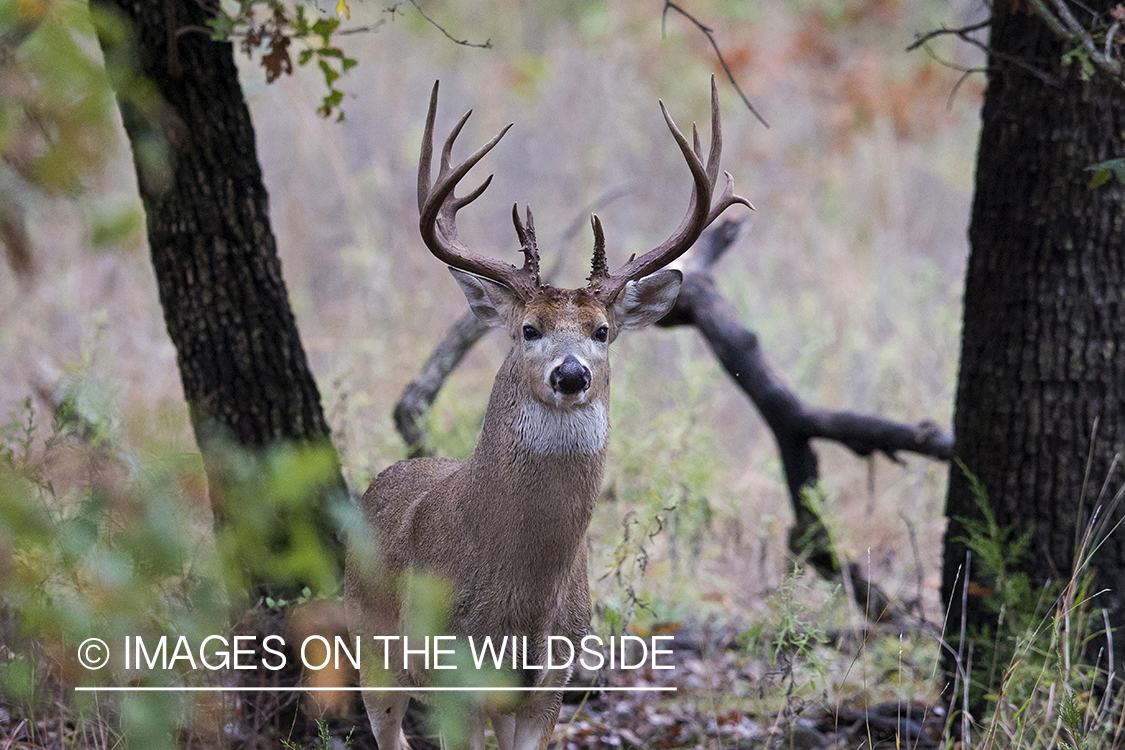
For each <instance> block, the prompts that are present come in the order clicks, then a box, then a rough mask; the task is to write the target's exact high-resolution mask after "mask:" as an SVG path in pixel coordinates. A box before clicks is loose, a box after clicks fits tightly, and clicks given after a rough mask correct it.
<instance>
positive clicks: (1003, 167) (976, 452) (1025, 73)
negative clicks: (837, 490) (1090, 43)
mask: <svg viewBox="0 0 1125 750" xmlns="http://www.w3.org/2000/svg"><path fill="white" fill-rule="evenodd" d="M1116 2H1117V0H1093V1H1092V2H1091V3H1090V6H1092V7H1093V9H1094V10H1095V11H1101V12H1103V13H1104V12H1106V11H1108V9H1109V8H1110V7H1111V6H1113V5H1114V4H1115V3H1116ZM1084 7H1085V6H1084ZM992 10H993V14H994V17H993V23H992V38H991V46H992V52H991V55H990V60H989V66H990V67H989V71H990V72H989V80H988V89H987V92H986V94H985V100H984V109H983V112H982V120H983V128H982V131H981V136H980V150H979V154H978V160H977V174H976V193H975V197H974V201H973V211H972V223H971V226H970V229H969V240H970V245H971V250H970V254H969V262H968V273H967V278H966V282H965V312H964V316H965V317H964V334H963V341H962V349H961V372H960V380H959V383H958V389H957V401H956V410H955V418H954V434H955V435H956V440H957V445H956V454H957V456H958V457H959V458H960V460H961V461H962V462H963V464H964V469H965V470H962V468H960V467H959V466H957V465H953V466H952V468H951V471H950V482H949V495H948V503H947V509H946V515H947V516H948V518H949V526H948V530H947V532H946V537H945V559H944V576H943V578H944V580H943V598H944V600H945V601H946V603H947V605H948V607H949V618H948V627H947V640H950V641H951V642H952V643H953V645H954V647H956V644H957V633H958V630H959V628H960V624H961V622H962V616H963V615H964V618H965V622H966V624H967V632H968V633H969V634H970V635H972V633H974V632H977V633H982V634H983V633H986V632H987V631H988V630H989V629H994V628H995V627H996V624H997V615H998V611H999V605H1000V604H1002V603H1005V604H1007V605H1008V606H1009V610H1008V612H1007V613H1006V617H1007V618H1008V621H1009V622H1011V619H1012V618H1013V617H1015V616H1017V615H1018V614H1019V613H1018V612H1016V611H1015V608H1014V607H1013V605H1016V604H1019V602H1018V601H1016V600H1017V599H1019V590H1018V586H1016V587H1015V588H1011V586H1012V584H1013V582H1016V583H1018V582H1019V578H1020V577H1021V574H1026V576H1027V578H1026V582H1027V583H1028V584H1030V587H1031V591H1030V592H1025V594H1024V598H1025V599H1030V598H1031V597H1032V596H1034V595H1035V594H1037V593H1038V592H1039V591H1041V590H1043V587H1044V586H1045V585H1046V584H1048V583H1050V585H1049V586H1048V587H1047V590H1048V591H1058V590H1059V587H1061V586H1064V585H1065V584H1066V582H1067V581H1068V580H1069V579H1070V578H1071V574H1072V571H1073V566H1074V562H1075V557H1076V550H1077V549H1078V547H1079V544H1078V540H1079V538H1080V535H1081V534H1082V533H1083V531H1084V530H1085V529H1086V528H1087V526H1088V525H1089V523H1090V520H1091V517H1092V516H1094V511H1095V507H1096V506H1097V504H1098V503H1099V500H1104V501H1106V504H1107V506H1108V505H1109V501H1110V500H1111V499H1112V498H1113V496H1114V494H1115V492H1116V491H1117V489H1118V488H1119V487H1121V484H1122V470H1121V466H1120V464H1118V465H1117V466H1116V467H1114V466H1113V463H1112V462H1113V458H1114V455H1115V454H1118V453H1121V452H1122V451H1123V450H1125V186H1123V185H1122V184H1120V183H1119V182H1116V181H1114V182H1110V183H1109V184H1106V185H1104V186H1101V187H1098V188H1091V187H1090V180H1091V177H1092V172H1090V171H1087V169H1086V168H1087V167H1089V166H1090V165H1091V164H1094V163H1097V162H1100V161H1104V160H1107V159H1110V158H1114V157H1118V156H1122V155H1125V96H1122V94H1121V91H1120V90H1119V89H1118V88H1116V87H1115V86H1114V84H1112V83H1111V82H1108V81H1106V80H1104V79H1100V78H1098V77H1096V76H1095V77H1094V78H1092V79H1091V80H1088V81H1083V80H1081V78H1080V76H1079V73H1080V71H1079V70H1078V68H1079V64H1078V62H1077V61H1076V62H1074V64H1072V65H1070V66H1069V67H1067V66H1064V65H1063V64H1062V56H1063V55H1064V54H1065V53H1066V52H1067V51H1068V50H1069V47H1068V46H1066V45H1064V44H1063V43H1062V42H1060V41H1059V40H1058V39H1057V38H1056V37H1054V36H1053V35H1052V33H1051V32H1050V31H1049V30H1048V28H1047V27H1046V26H1045V25H1044V24H1043V23H1042V22H1041V21H1040V20H1039V19H1038V18H1036V17H1034V16H1032V15H1030V14H1029V13H1027V12H1025V11H1024V10H1021V9H1019V6H1018V4H1011V3H995V4H993V6H992ZM966 471H967V472H968V473H969V474H971V475H972V476H973V477H975V478H976V479H977V480H979V482H980V486H981V487H982V488H983V490H984V491H985V493H986V496H987V500H986V503H985V504H986V506H987V508H989V509H990V510H991V513H992V514H994V516H995V521H996V525H997V527H998V528H999V529H1011V530H1012V531H1011V532H1010V533H1009V535H1008V537H1007V540H1006V541H1007V543H1006V544H1005V545H1001V546H1006V547H1007V549H1008V553H1007V558H1008V559H1006V560H1005V561H1004V565H1003V566H1001V567H1002V568H1003V570H995V569H993V568H995V567H996V566H995V565H992V564H989V561H988V560H986V558H987V557H989V554H988V550H987V549H986V548H985V547H986V546H987V545H985V546H984V547H982V546H981V545H979V544H976V545H973V544H967V543H966V539H968V538H971V537H973V536H974V535H973V533H972V527H973V519H976V520H978V521H979V520H980V519H983V518H984V517H985V516H984V513H983V512H982V511H981V509H980V508H979V507H978V504H977V502H976V500H975V499H974V491H973V484H972V481H971V479H970V478H969V476H968V475H967V474H966ZM1108 511H1109V512H1108V516H1109V517H1108V518H1105V517H1106V516H1107V507H1105V506H1103V508H1102V511H1101V512H1100V513H1099V514H1098V516H1099V517H1101V518H1102V519H1104V520H1108V521H1109V525H1108V526H1103V527H1102V528H1103V530H1104V529H1107V528H1112V524H1113V523H1114V522H1117V521H1120V519H1121V517H1122V509H1121V507H1120V505H1118V506H1117V507H1116V508H1112V507H1110V508H1108ZM966 521H967V522H966ZM1024 535H1027V541H1026V544H1027V548H1026V551H1025V552H1024V553H1023V554H1022V555H1020V554H1014V553H1015V552H1018V548H1019V546H1020V545H1019V543H1018V541H1019V540H1020V539H1021V537H1023V536H1024ZM976 536H977V539H978V542H979V541H980V538H981V537H980V534H979V533H978V534H977V535H976ZM974 546H975V547H976V550H975V554H973V555H971V556H969V557H967V555H966V552H967V550H968V549H969V548H970V547H974ZM1004 556H1005V555H1001V557H1004ZM970 557H971V560H970V561H969V564H968V568H967V573H968V575H967V579H968V581H969V582H970V584H969V586H968V587H967V590H966V587H964V585H963V583H964V581H965V580H966V568H965V566H966V562H967V560H969V558H970ZM1088 572H1089V573H1092V574H1093V576H1094V585H1093V588H1092V590H1091V591H1090V593H1093V592H1095V591H1100V590H1102V589H1108V591H1107V592H1106V593H1103V594H1101V595H1099V596H1098V597H1097V598H1095V599H1094V600H1093V602H1092V604H1091V606H1092V608H1093V609H1094V611H1095V612H1099V613H1100V610H1102V609H1105V610H1106V611H1107V614H1108V615H1109V619H1110V621H1111V622H1112V623H1114V625H1115V627H1117V628H1118V629H1120V628H1121V626H1122V625H1123V624H1125V586H1123V583H1122V582H1123V581H1125V533H1122V530H1121V529H1120V528H1119V529H1117V530H1116V531H1114V532H1113V533H1112V534H1110V536H1109V538H1108V539H1106V541H1105V543H1104V545H1103V546H1102V547H1101V548H1100V549H1099V550H1098V551H1097V554H1096V555H1095V556H1094V557H1093V564H1092V568H1091V569H1090V570H1089V571H1088ZM1005 586H1009V588H1005ZM1052 586H1053V587H1054V588H1052ZM963 601H964V603H965V605H966V606H964V607H963V606H962V602H963ZM1046 604H1047V605H1048V609H1047V610H1041V611H1040V613H1039V616H1040V617H1041V616H1042V615H1043V614H1044V612H1049V611H1050V610H1049V605H1050V604H1051V601H1047V602H1046ZM963 610H964V611H963ZM1031 614H1032V613H1031V612H1028V613H1027V617H1028V618H1030V617H1031ZM1098 620H1099V621H1101V620H1102V618H1101V616H1099V617H1098ZM1103 635H1104V633H1103ZM1116 641H1117V643H1118V644H1120V643H1122V642H1125V636H1123V635H1122V634H1121V633H1120V632H1119V633H1118V637H1117V638H1116ZM1101 643H1102V644H1103V645H1104V643H1105V641H1104V638H1103V639H1102V640H1101ZM966 648H967V647H966ZM1097 655H1098V643H1097V641H1095V642H1094V643H1093V645H1092V648H1090V649H1088V651H1087V656H1088V657H1089V658H1090V659H1091V660H1092V659H1093V658H1095V657H1097ZM962 656H963V658H964V660H966V661H967V656H968V655H967V653H965V652H964V651H963V653H962ZM1122 657H1125V649H1122V648H1120V646H1118V647H1117V649H1116V659H1117V660H1118V662H1119V664H1125V659H1123V658H1122ZM992 658H993V657H992V656H991V655H989V654H986V653H985V652H982V651H981V650H979V649H978V651H977V653H976V655H975V656H974V658H973V663H974V664H977V665H978V666H980V665H982V664H984V663H985V662H988V661H991V659H992ZM1105 658H1106V657H1105V655H1103V656H1102V666H1103V667H1104V666H1105ZM952 664H953V660H952V659H951V660H950V661H949V662H948V663H947V666H950V667H951V666H952ZM1006 666H1007V663H1006V662H1003V661H1002V662H1001V663H1000V664H999V665H998V668H996V667H993V668H992V670H991V674H993V675H994V676H995V677H996V679H998V678H999V675H1000V673H1002V671H1003V669H1004V667H1006ZM974 669H975V668H974ZM1117 669H1118V674H1120V673H1121V671H1122V667H1121V666H1118V668H1117ZM982 687H983V686H982ZM974 702H975V699H974ZM977 705H980V704H979V703H977Z"/></svg>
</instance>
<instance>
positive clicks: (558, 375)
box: [549, 354, 590, 396]
mask: <svg viewBox="0 0 1125 750" xmlns="http://www.w3.org/2000/svg"><path fill="white" fill-rule="evenodd" d="M549 382H550V384H551V388H552V389H553V390H554V391H555V392H556V393H561V394H563V395H565V396H573V395H575V394H576V393H581V392H582V391H584V390H586V389H587V388H589V387H590V369H589V368H588V367H586V365H584V364H582V363H581V362H579V361H578V358H577V357H575V356H574V355H573V354H568V355H566V358H565V359H564V360H563V361H562V364H560V365H559V366H558V367H556V368H555V369H554V370H552V371H551V376H550V378H549Z"/></svg>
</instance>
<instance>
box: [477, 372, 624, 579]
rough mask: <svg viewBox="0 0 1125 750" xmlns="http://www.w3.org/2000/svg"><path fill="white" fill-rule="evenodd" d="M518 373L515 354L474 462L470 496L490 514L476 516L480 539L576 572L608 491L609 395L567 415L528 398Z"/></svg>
mask: <svg viewBox="0 0 1125 750" xmlns="http://www.w3.org/2000/svg"><path fill="white" fill-rule="evenodd" d="M519 369H520V363H519V361H518V359H517V357H516V356H515V354H514V352H512V353H509V354H508V357H507V358H506V359H505V360H504V364H503V365H502V366H501V368H500V372H499V373H498V374H497V376H496V381H495V383H494V385H493V388H492V395H491V397H490V399H489V403H488V410H487V411H486V413H485V418H484V426H483V429H482V431H481V439H480V441H479V442H478V443H477V447H476V450H475V451H474V453H473V457H472V458H471V459H470V462H469V464H470V470H469V482H470V484H471V485H472V489H471V491H470V495H471V496H472V497H474V498H476V499H477V500H478V502H479V503H480V505H479V506H478V507H480V508H485V507H487V508H488V512H487V513H474V514H473V516H474V518H475V519H477V520H478V521H479V522H480V526H479V533H480V534H481V535H490V534H502V535H503V536H504V542H505V544H504V546H505V547H507V548H508V549H510V550H513V552H515V553H516V554H523V555H526V553H527V552H528V551H529V550H535V551H536V555H535V557H536V559H537V561H539V562H541V563H542V564H543V565H546V566H548V567H555V566H562V567H565V568H566V569H568V570H569V567H570V566H571V565H572V563H573V560H574V556H575V554H576V553H577V550H578V549H580V548H581V549H584V544H585V534H586V528H587V526H589V523H590V519H591V516H592V514H593V511H594V504H595V503H596V501H597V497H598V493H599V492H600V490H601V482H602V475H603V472H604V469H605V456H606V443H607V438H608V433H609V409H608V392H607V391H608V389H604V390H603V393H602V395H601V397H600V398H598V399H595V400H593V401H592V402H590V403H588V404H585V405H582V406H580V407H577V408H574V409H570V410H565V411H563V410H559V409H555V408H552V407H549V406H546V405H544V404H542V403H541V402H539V401H538V400H537V399H535V398H534V397H533V396H531V394H529V393H527V392H526V390H525V389H524V388H523V387H522V386H521V383H522V379H521V376H520V373H519ZM525 559H526V558H525Z"/></svg>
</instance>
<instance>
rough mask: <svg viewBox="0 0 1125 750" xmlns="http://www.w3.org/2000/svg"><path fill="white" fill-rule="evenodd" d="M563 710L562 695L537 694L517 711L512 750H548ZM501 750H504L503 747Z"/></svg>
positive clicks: (514, 720)
mask: <svg viewBox="0 0 1125 750" xmlns="http://www.w3.org/2000/svg"><path fill="white" fill-rule="evenodd" d="M560 708H562V693H536V694H535V697H534V698H532V699H531V700H529V701H528V702H527V703H526V704H524V705H523V706H521V707H520V709H519V710H518V711H516V713H515V715H514V716H512V717H511V718H512V719H513V724H514V727H513V729H514V732H513V738H512V745H511V748H512V750H546V749H547V744H548V743H549V742H550V741H551V735H552V734H554V731H555V722H556V721H557V720H558V718H559V709H560ZM501 750H504V748H503V746H501Z"/></svg>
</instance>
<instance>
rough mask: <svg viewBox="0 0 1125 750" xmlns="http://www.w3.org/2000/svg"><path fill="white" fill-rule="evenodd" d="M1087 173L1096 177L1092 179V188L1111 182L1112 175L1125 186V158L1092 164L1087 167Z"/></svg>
mask: <svg viewBox="0 0 1125 750" xmlns="http://www.w3.org/2000/svg"><path fill="white" fill-rule="evenodd" d="M1086 171H1087V172H1093V173H1094V176H1093V177H1092V178H1091V179H1090V187H1091V188H1096V187H1101V186H1102V185H1104V184H1106V183H1107V182H1109V178H1110V176H1111V175H1112V176H1113V177H1116V178H1117V181H1118V182H1120V183H1122V184H1123V185H1125V157H1121V158H1119V159H1110V160H1108V161H1103V162H1098V163H1097V164H1091V165H1090V166H1088V167H1086Z"/></svg>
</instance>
